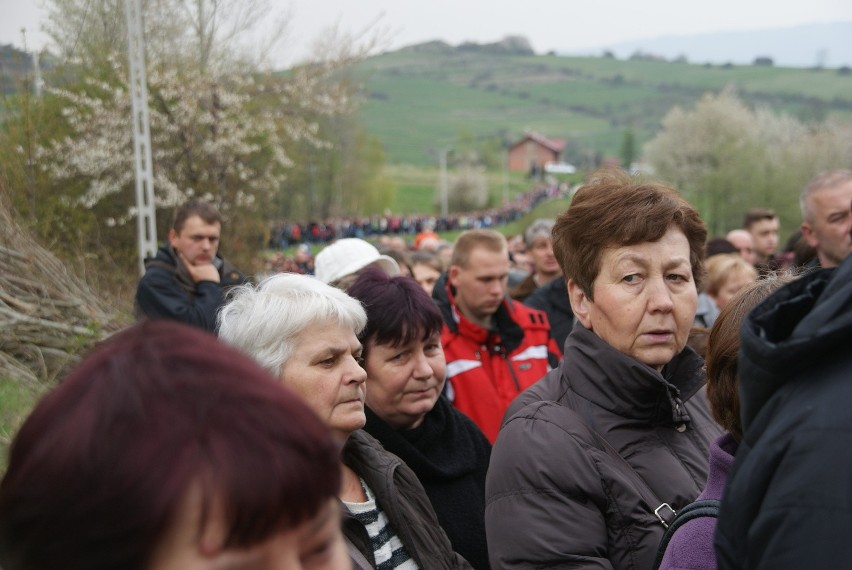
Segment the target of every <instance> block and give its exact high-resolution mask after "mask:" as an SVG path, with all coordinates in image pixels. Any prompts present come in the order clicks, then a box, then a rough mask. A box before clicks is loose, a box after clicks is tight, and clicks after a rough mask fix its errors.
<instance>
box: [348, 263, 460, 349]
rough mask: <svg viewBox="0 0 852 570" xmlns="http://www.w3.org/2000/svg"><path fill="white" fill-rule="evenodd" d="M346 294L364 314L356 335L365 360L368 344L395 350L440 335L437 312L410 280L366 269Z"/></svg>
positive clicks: (423, 293)
mask: <svg viewBox="0 0 852 570" xmlns="http://www.w3.org/2000/svg"><path fill="white" fill-rule="evenodd" d="M346 292H347V293H348V294H349V295H350V296H352V297H354V298H356V299H358V300H359V301H361V304H362V305H364V310H365V311H366V312H367V326H366V327H365V328H364V330H363V331H361V334H360V335H358V340H360V341H361V344H362V345H364V353H363V355H364V357H365V358H366V356H367V352H368V351H369V345H370V343H372V342H374V343H376V344H382V345H388V346H393V347H397V346H403V345H405V344H408V343H409V342H411V341H413V340H421V339H422V340H426V339H428V338H429V337H430V336H432V335H433V334H435V333H440V332H441V325H442V324H443V319H442V317H441V312H440V311H439V310H438V307H437V306H436V305H435V301H433V300H432V297H430V296H429V294H428V293H426V291H424V290H423V287H421V286H420V285H418V283H417V281H415V280H414V279H412V278H411V277H404V276H397V277H389V276H388V275H387V273H385V272H384V271H382V270H380V269H376V268H370V269H368V270H367V271H365V272H364V273H362V274H361V275H359V276H358V279H357V280H356V281H355V283H353V284H352V285H351V286H350V287H349V289H348V290H347V291H346Z"/></svg>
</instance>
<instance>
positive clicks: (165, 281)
mask: <svg viewBox="0 0 852 570" xmlns="http://www.w3.org/2000/svg"><path fill="white" fill-rule="evenodd" d="M221 231H222V216H221V215H220V214H219V211H218V210H217V209H216V208H215V207H213V206H212V205H210V204H208V203H206V202H202V201H201V200H196V199H192V200H189V201H188V202H186V203H184V204H183V205H181V206H180V207H179V208H178V209H177V210H176V211H175V218H174V222H173V224H172V229H170V230H169V239H168V243H165V244H163V245H162V246H160V249H159V250H158V251H157V255H156V256H155V257H153V258H148V259H146V260H145V275H143V276H142V279H141V280H140V281H139V286H138V287H137V289H136V316H137V318H138V319H140V320H142V319H169V320H174V321H179V322H182V323H186V324H189V325H193V326H196V327H199V328H202V329H205V330H207V331H210V332H215V330H216V313H217V312H218V310H219V307H221V306H222V304H223V303H224V294H225V292H226V291H227V290H228V289H230V288H231V287H233V286H235V285H240V284H243V283H245V282H246V281H247V279H246V278H245V276H243V274H242V273H240V272H239V271H238V270H237V268H236V267H234V266H233V265H231V264H230V263H228V262H227V261H225V260H224V259H223V258H222V257H221V256H219V255H218V249H219V235H220V234H221Z"/></svg>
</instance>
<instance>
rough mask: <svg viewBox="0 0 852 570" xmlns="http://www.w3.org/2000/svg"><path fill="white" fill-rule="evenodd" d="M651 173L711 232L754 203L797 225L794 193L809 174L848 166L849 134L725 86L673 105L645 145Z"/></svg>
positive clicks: (734, 221)
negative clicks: (751, 100)
mask: <svg viewBox="0 0 852 570" xmlns="http://www.w3.org/2000/svg"><path fill="white" fill-rule="evenodd" d="M645 157H646V159H647V160H648V161H649V163H650V164H651V166H652V167H653V169H654V171H655V174H656V175H657V176H659V177H660V178H662V179H664V180H667V181H668V182H670V183H671V184H673V185H674V186H676V187H677V188H678V189H680V190H681V191H682V192H684V194H685V195H686V197H687V198H688V199H689V200H690V201H691V202H692V203H694V204H695V205H696V206H697V207H698V208H699V209H700V211H701V213H702V216H703V217H704V220H705V221H706V222H707V225H708V227H709V229H710V231H711V233H714V234H723V233H725V232H726V231H727V230H730V229H732V228H736V227H739V225H740V223H741V221H742V214H743V212H744V211H745V210H746V209H748V208H750V207H754V206H765V207H770V208H773V209H775V210H776V211H777V212H778V213H779V216H780V218H781V223H782V231H787V230H789V232H792V230H793V228H795V227H798V225H799V223H800V222H801V214H800V212H799V209H798V196H799V192H800V191H801V189H802V187H803V186H804V185H805V183H806V182H807V181H808V180H809V179H810V178H811V177H812V176H813V175H814V174H816V173H818V172H820V171H822V170H826V169H829V168H849V167H850V166H852V133H850V132H849V131H848V130H843V129H841V128H839V127H836V126H833V125H830V124H825V123H823V124H810V125H808V124H805V123H802V122H801V121H799V120H797V119H795V118H793V117H791V116H788V115H779V114H775V113H772V112H770V111H769V110H767V109H757V110H754V109H751V108H750V107H748V106H747V105H746V104H745V103H743V102H742V101H741V100H740V99H739V98H738V97H737V95H736V94H735V93H734V92H733V91H732V90H730V89H726V90H724V91H722V92H721V93H719V94H707V95H705V96H704V97H703V98H702V99H701V101H700V102H699V103H698V104H697V105H696V106H695V107H694V108H693V109H689V110H687V109H683V108H679V107H676V108H673V109H672V110H671V111H669V113H668V114H667V115H666V117H665V119H664V120H663V129H662V130H661V131H660V132H659V133H658V134H657V136H656V137H655V138H654V139H653V140H652V141H651V142H649V143H648V144H647V145H646V147H645Z"/></svg>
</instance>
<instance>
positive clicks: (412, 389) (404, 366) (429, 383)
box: [364, 331, 447, 429]
mask: <svg viewBox="0 0 852 570" xmlns="http://www.w3.org/2000/svg"><path fill="white" fill-rule="evenodd" d="M364 367H365V368H366V369H367V377H368V378H369V384H370V389H369V390H367V405H368V406H369V407H370V409H371V410H373V412H375V413H376V415H377V416H379V417H380V418H381V419H382V420H384V421H385V422H386V423H387V424H388V425H390V426H391V427H392V428H394V429H410V428H414V427H417V426H418V425H420V423H421V422H422V421H423V417H424V416H425V415H426V413H427V412H429V411H430V410H431V409H432V408H433V407H434V406H435V402H437V401H438V397H439V396H440V395H441V390H443V388H444V380H445V376H446V372H447V361H446V360H445V358H444V350H443V349H442V348H441V333H440V331H439V332H436V333H434V334H433V335H432V336H431V337H430V338H428V339H427V340H422V339H418V340H414V341H412V342H410V343H408V344H407V345H403V346H398V347H395V348H394V347H391V346H388V345H383V344H371V345H370V350H369V351H367V358H366V360H365V362H364Z"/></svg>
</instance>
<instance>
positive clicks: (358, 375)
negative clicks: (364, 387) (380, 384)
mask: <svg viewBox="0 0 852 570" xmlns="http://www.w3.org/2000/svg"><path fill="white" fill-rule="evenodd" d="M347 373H348V374H347V383H349V382H351V383H355V384H363V383H364V382H366V381H367V371H366V370H364V367H363V366H362V365H361V364H359V362H358V359H357V358H355V357H354V356H350V357H349V370H347Z"/></svg>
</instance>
